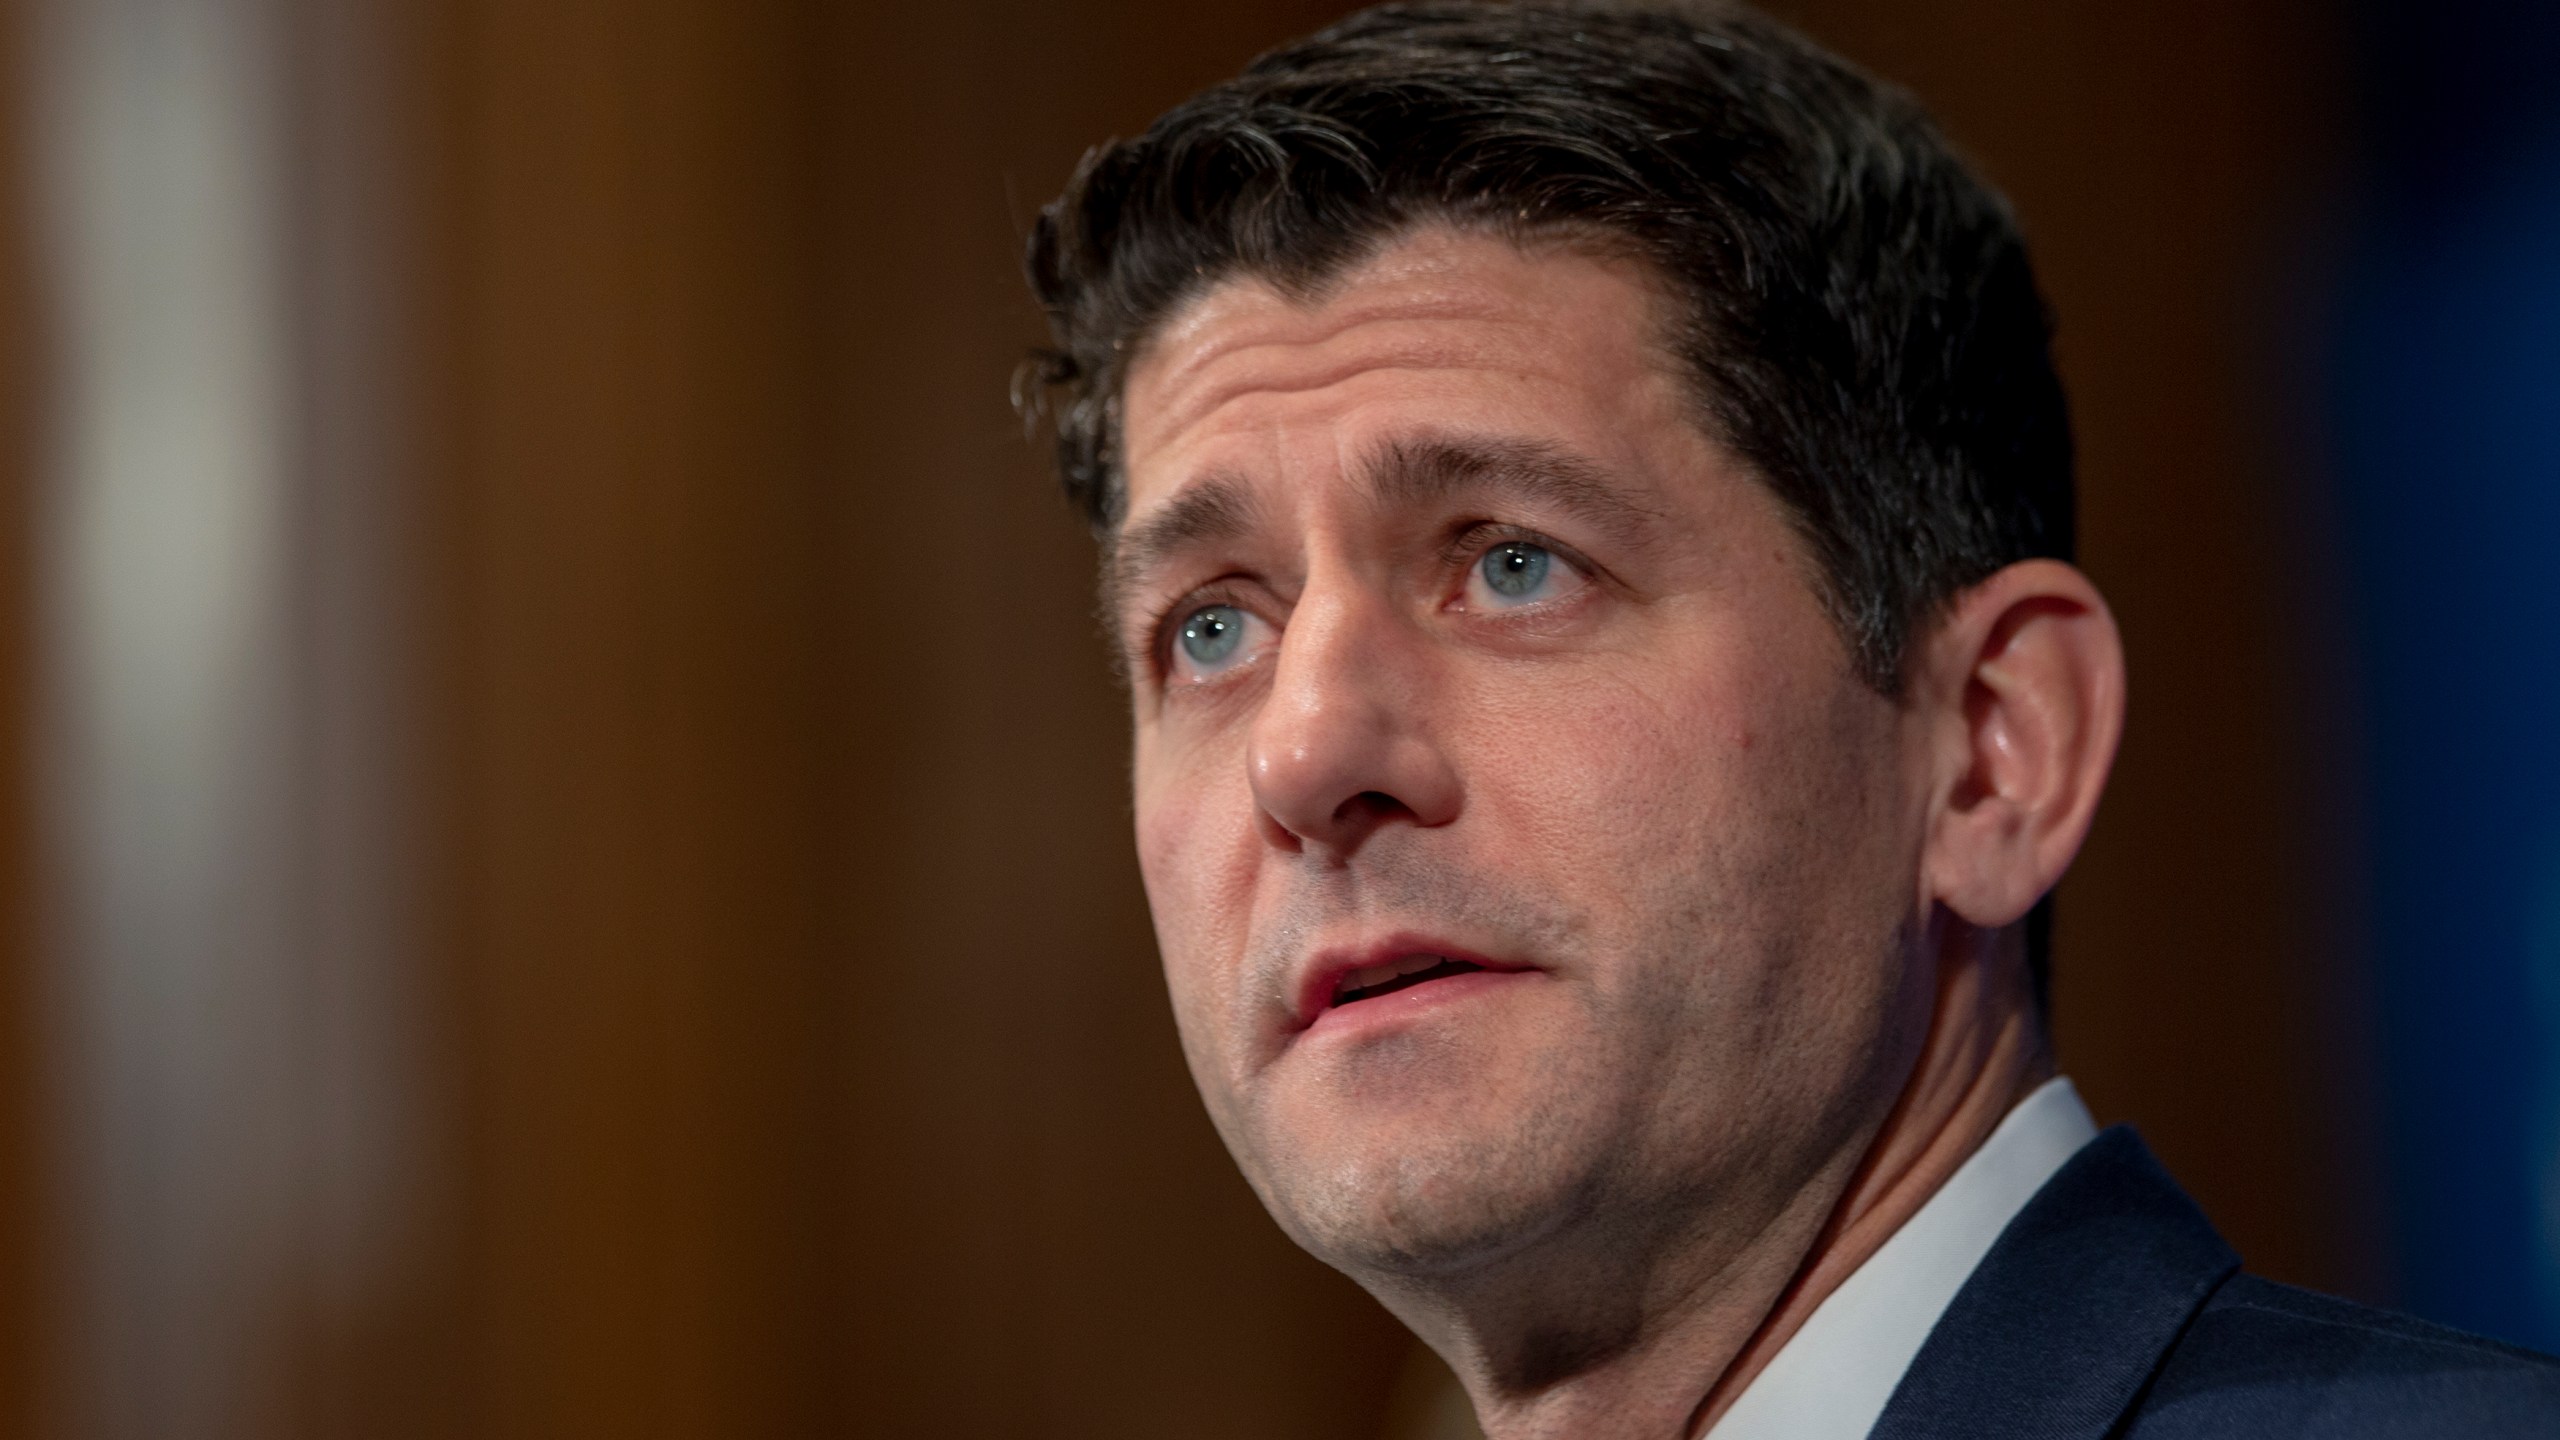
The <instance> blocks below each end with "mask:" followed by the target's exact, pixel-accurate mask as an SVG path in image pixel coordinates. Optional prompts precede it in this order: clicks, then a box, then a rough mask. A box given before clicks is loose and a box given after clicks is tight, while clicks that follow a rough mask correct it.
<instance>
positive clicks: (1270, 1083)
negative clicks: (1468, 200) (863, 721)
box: [1111, 230, 1929, 1273]
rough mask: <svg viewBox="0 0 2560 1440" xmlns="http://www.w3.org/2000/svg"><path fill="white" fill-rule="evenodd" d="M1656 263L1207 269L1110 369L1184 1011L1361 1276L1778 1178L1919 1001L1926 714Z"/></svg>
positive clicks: (1881, 1060)
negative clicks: (1874, 668) (1797, 521)
mask: <svg viewBox="0 0 2560 1440" xmlns="http://www.w3.org/2000/svg"><path fill="white" fill-rule="evenodd" d="M1662 303H1663V302H1662V301H1661V300H1660V298H1659V296H1658V294H1657V292H1656V291H1655V290H1654V289H1653V288H1651V287H1650V286H1648V285H1647V284H1646V283H1645V281H1644V278H1643V276H1642V275H1641V273H1640V272H1639V271H1638V270H1636V269H1635V268H1634V267H1632V266H1630V265H1627V264H1623V263H1619V262H1614V261H1604V260H1600V259H1594V258H1589V257H1587V256H1585V255H1583V254H1580V253H1578V252H1571V251H1564V250H1547V251H1538V252H1530V251H1524V250H1522V249H1520V248H1517V247H1515V246H1513V245H1511V244H1509V243H1507V242H1504V241H1501V240H1497V239H1492V238H1486V237H1480V236H1462V235H1458V234H1454V233H1451V232H1447V231H1439V230H1429V231H1424V232H1421V233H1420V234H1418V235H1416V236H1415V237H1412V238H1410V239H1407V240H1405V241H1403V242H1400V243H1398V244H1396V245H1394V246H1392V247H1390V248H1389V249H1387V250H1385V251H1384V252H1382V253H1381V254H1380V255H1379V256H1378V257H1376V258H1375V259H1373V260H1372V261H1370V262H1367V263H1366V264H1364V265H1362V266H1361V267H1359V268H1358V269H1356V270H1355V271H1354V272H1352V273H1351V274H1350V275H1348V276H1347V277H1345V278H1344V279H1343V280H1341V281H1340V282H1339V283H1337V284H1336V285H1334V286H1333V287H1331V288H1330V289H1329V290H1328V291H1327V292H1326V293H1325V294H1324V295H1323V296H1322V297H1321V298H1320V299H1319V300H1317V301H1314V302H1307V301H1301V300H1292V299H1290V298H1287V297H1285V296H1283V295H1282V294H1281V293H1280V292H1278V291H1276V290H1274V289H1272V288H1270V287H1269V286H1267V285H1265V284H1263V283H1261V282H1259V281H1255V280H1238V281H1234V282H1231V283H1227V284H1225V285H1222V286H1220V287H1219V288H1217V289H1215V290H1213V291H1212V292H1211V293H1209V294H1208V295H1206V296H1205V297H1204V298H1202V299H1201V300H1200V301H1198V302H1196V303H1194V304H1193V305H1191V306H1190V307H1188V308H1187V309H1186V310H1184V311H1182V312H1181V313H1179V314H1177V315H1176V316H1175V317H1174V318H1173V320H1172V322H1171V324H1170V325H1169V326H1168V327H1167V328H1166V329H1165V330H1164V332H1163V333H1162V334H1160V335H1159V336H1157V337H1156V339H1155V341H1154V342H1153V344H1152V345H1151V346H1150V348H1149V349H1148V351H1147V352H1146V353H1145V354H1144V355H1143V356H1142V357H1141V360H1140V363H1139V364H1138V365H1137V366H1136V367H1135V368H1134V370H1133V373H1132V374H1131V376H1130V380H1129V386H1128V390H1127V396H1126V411H1125V416H1126V418H1125V425H1124V434H1125V442H1126V473H1127V483H1128V507H1127V517H1128V518H1127V520H1126V522H1125V523H1124V524H1123V525H1122V527H1121V529H1120V531H1119V534H1118V537H1117V542H1118V543H1117V548H1116V552H1115V556H1114V560H1113V567H1112V576H1111V592H1112V600H1111V604H1112V608H1113V610H1114V613H1115V616H1116V621H1117V624H1118V626H1119V630H1120V638H1121V640H1122V642H1123V644H1124V646H1125V648H1126V650H1127V652H1128V658H1129V662H1130V666H1131V670H1132V677H1133V697H1134V706H1135V719H1136V742H1135V743H1136V769H1135V774H1136V816H1137V834H1138V849H1139V857H1140V863H1141V865H1142V868H1143V870H1144V873H1145V877H1146V884H1147V893H1148V898H1149V900H1150V902H1151V904H1152V906H1153V909H1154V914H1155V921H1156V930H1157V935H1158V938H1159V940H1160V942H1161V944H1162V947H1163V952H1164V963H1165V970H1166V975H1167V978H1168V980H1169V982H1170V986H1171V990H1172V996H1173V1002H1174V1011H1175V1015H1176V1018H1177V1019H1178V1021H1179V1023H1180V1027H1181V1031H1182V1038H1183V1043H1184V1047H1185V1050H1186V1052H1187V1054H1188V1056H1189V1059H1190V1064H1191V1069H1192V1073H1193V1075H1194V1077H1195V1078H1196V1079H1197V1081H1198V1083H1199V1086H1200V1091H1201V1094H1202V1095H1203V1097H1204V1098H1205V1099H1206V1101H1207V1103H1208V1107H1209V1110H1210V1113H1211V1115H1212V1116H1213V1118H1214V1119H1215V1120H1216V1122H1217V1124H1218V1126H1219V1129H1220V1130H1221V1132H1222V1133H1223V1134H1224V1135H1225V1137H1226V1140H1227V1143H1228V1145H1229V1146H1230V1148H1231V1149H1232V1150H1233V1151H1234V1153H1235V1155H1236V1158H1237V1160H1238V1162H1239V1164H1240V1165H1241V1166H1242V1168H1243V1170H1244V1173H1245V1175H1246V1176H1247V1178H1248V1179H1250V1180H1251V1181H1252V1183H1253V1184H1254V1186H1255V1187H1256V1189H1257V1190H1259V1191H1260V1192H1261V1194H1262V1196H1263V1198H1264V1200H1265V1201H1266V1203H1268V1204H1269V1206H1270V1207H1271V1210H1272V1212H1273V1214H1274V1215H1275V1216H1277V1217H1278V1218H1279V1220H1280V1221H1281V1223H1282V1224H1283V1225H1284V1226H1285V1227H1287V1228H1288V1229H1289V1230H1290V1232H1291V1233H1292V1234H1293V1235H1294V1236H1296V1237H1297V1238H1298V1240H1299V1241H1300V1242H1301V1243H1302V1244H1305V1245H1306V1246H1307V1247H1308V1248H1310V1249H1312V1250H1314V1251H1315V1252H1316V1253H1317V1254H1319V1255H1322V1256H1324V1257H1326V1258H1327V1259H1330V1260H1332V1261H1334V1262H1335V1263H1337V1264H1340V1265H1343V1266H1345V1267H1346V1268H1350V1269H1353V1270H1354V1271H1355V1273H1357V1272H1359V1271H1362V1270H1371V1271H1383V1272H1386V1273H1429V1272H1433V1271H1446V1270H1450V1269H1453V1268H1460V1267H1465V1266H1469V1265H1476V1264H1483V1263H1496V1262H1500V1261H1502V1260H1504V1259H1506V1258H1507V1257H1513V1256H1519V1255H1522V1254H1524V1253H1527V1252H1531V1251H1534V1250H1536V1249H1537V1248H1538V1247H1540V1246H1541V1245H1542V1244H1545V1243H1548V1242H1555V1243H1558V1244H1567V1245H1568V1246H1570V1245H1571V1244H1572V1242H1575V1241H1576V1240H1577V1239H1578V1240H1579V1241H1582V1242H1588V1244H1586V1245H1584V1246H1583V1247H1582V1248H1589V1245H1603V1246H1620V1245H1625V1244H1628V1243H1630V1242H1637V1243H1640V1242H1641V1239H1642V1237H1643V1236H1645V1235H1647V1234H1652V1235H1657V1236H1658V1235H1660V1234H1663V1233H1667V1232H1669V1231H1672V1230H1677V1229H1681V1228H1683V1227H1692V1226H1694V1225H1696V1224H1697V1223H1698V1222H1697V1219H1696V1217H1697V1216H1699V1215H1700V1214H1702V1213H1713V1214H1715V1215H1717V1216H1720V1217H1723V1218H1724V1220H1725V1221H1726V1222H1728V1223H1731V1224H1734V1225H1738V1226H1744V1227H1748V1226H1751V1225H1753V1224H1754V1223H1766V1221H1767V1219H1768V1217H1770V1216H1772V1215H1774V1214H1775V1213H1777V1210H1778V1209H1779V1208H1781V1207H1784V1206H1786V1205H1788V1204H1790V1203H1792V1197H1795V1196H1797V1195H1798V1194H1799V1193H1800V1192H1801V1191H1803V1190H1804V1188H1805V1186H1806V1185H1807V1183H1808V1181H1809V1180H1810V1179H1811V1178H1812V1177H1813V1176H1815V1175H1816V1174H1817V1173H1819V1172H1822V1171H1823V1170H1824V1168H1825V1167H1826V1166H1829V1167H1833V1168H1834V1169H1835V1170H1836V1169H1837V1168H1838V1167H1839V1166H1840V1163H1841V1162H1840V1158H1839V1157H1841V1156H1842V1155H1848V1156H1850V1157H1852V1158H1854V1156H1855V1155H1856V1154H1857V1153H1858V1152H1859V1151H1860V1150H1862V1149H1863V1147H1864V1144H1865V1141H1866V1138H1867V1137H1868V1136H1869V1135H1871V1134H1872V1133H1873V1132H1874V1130H1875V1129H1876V1127H1877V1126H1879V1125H1880V1124H1881V1122H1882V1120H1883V1117H1884V1115H1885V1113H1886V1111H1887V1109H1888V1108H1889V1107H1890V1105H1891V1103H1892V1100H1893V1097H1894V1095H1895V1093H1896V1092H1897V1090H1898V1088H1899V1086H1900V1084H1901V1081H1902V1078H1903V1076H1904V1074H1905V1073H1906V1071H1907V1069H1908V1067H1909V1065H1910V1063H1911V1061H1912V1057H1913V1056H1914V1054H1915V1053H1916V1051H1917V1048H1918V1045H1919V1041H1920V1033H1921V1029H1922V1028H1923V1026H1924V1025H1925V1022H1926V1012H1927V1006H1928V998H1927V997H1928V989H1927V987H1928V984H1929V978H1928V976H1927V975H1926V973H1924V972H1925V968H1926V967H1925V966H1924V965H1923V963H1922V962H1921V961H1920V960H1919V959H1918V958H1917V957H1918V956H1919V955H1920V953H1921V950H1920V947H1919V946H1917V945H1916V944H1914V943H1912V937H1913V936H1914V935H1915V934H1916V933H1917V931H1918V928H1919V927H1920V925H1921V924H1922V923H1923V922H1924V921H1925V919H1926V916H1927V906H1926V904H1925V902H1924V900H1923V897H1922V895H1921V889H1920V880H1919V859H1918V857H1919V846H1920V841H1921V829H1922V821H1923V819H1924V817H1925V809H1926V806H1925V797H1924V796H1923V794H1922V792H1921V787H1920V785H1919V784H1918V783H1917V781H1916V780H1915V779H1914V776H1915V775H1916V774H1917V772H1919V771H1920V770H1921V769H1922V766H1921V765H1920V763H1919V762H1918V759H1917V758H1916V756H1917V750H1916V745H1915V741H1914V739H1913V734H1914V727H1912V726H1910V725H1908V724H1906V723H1905V720H1904V718H1903V716H1902V715H1901V714H1900V713H1899V712H1898V710H1897V708H1896V707H1895V706H1894V705H1893V704H1892V703H1891V702H1889V701H1887V700H1885V699H1883V698H1881V697H1879V696H1878V695H1877V694H1875V693H1874V692H1873V691H1872V690H1870V689H1868V688H1867V687H1866V686H1864V685H1862V684H1861V683H1860V682H1859V681H1858V679H1857V677H1856V675H1855V674H1854V672H1853V671H1852V669H1851V666H1850V662H1849V657H1848V654H1847V651H1846V649H1845V647H1844V646H1843V644H1842V642H1841V639H1840V637H1839V635H1838V633H1837V631H1836V630H1835V629H1834V627H1833V625H1832V624H1831V622H1830V621H1829V619H1828V618H1827V616H1826V613H1825V611H1824V608H1823V605H1822V602H1821V599H1820V597H1819V593H1818V591H1817V589H1816V584H1815V579H1814V571H1813V569H1812V565H1811V562H1810V560H1809V558H1808V555H1807V552H1806V549H1805V546H1804V544H1803V542H1802V541H1801V540H1800V539H1799V537H1798V536H1797V535H1796V533H1795V532H1794V531H1793V530H1792V528H1791V527H1790V526H1789V524H1788V522H1787V520H1786V518H1785V517H1784V515H1783V514H1782V513H1781V511H1780V509H1779V507H1778V505H1777V503H1776V501H1775V500H1774V499H1773V498H1772V497H1771V495H1770V494H1769V493H1768V491H1767V490H1766V489H1765V488H1764V486H1763V485H1762V484H1761V483H1760V482H1759V481H1758V480H1756V479H1755V478H1754V477H1753V475H1752V474H1751V473H1750V472H1749V470H1748V469H1747V468H1746V467H1745V466H1744V465H1743V464H1742V463H1740V462H1739V461H1737V460H1736V459H1735V458H1734V457H1733V456H1732V455H1731V454H1730V453H1729V452H1727V451H1726V450H1725V449H1724V448H1722V447H1721V446H1720V445H1718V444H1717V443H1716V442H1714V441H1713V440H1711V439H1710V438H1709V437H1708V435H1707V434H1706V433H1705V431H1704V430H1703V429H1702V427H1701V424H1700V423H1699V421H1698V419H1697V415H1698V413H1699V411H1698V407H1697V405H1696V403H1695V401H1694V398H1693V396H1692V394H1691V393H1690V391H1689V389H1688V387H1687V385H1686V383H1685V382H1684V381H1683V380H1682V378H1681V377H1680V375H1679V373H1678V372H1677V371H1676V370H1675V368H1674V367H1673V365H1672V363H1671V362H1670V360H1669V359H1668V358H1667V357H1666V355H1665V354H1664V352H1663V351H1662V348H1661V346H1660V344H1659V343H1658V340H1657V335H1658V332H1659V328H1660V327H1659V324H1658V318H1657V317H1658V315H1659V314H1660V308H1659V307H1660V306H1661V305H1662ZM1754 1217H1757V1220H1756V1222H1755V1218H1754Z"/></svg>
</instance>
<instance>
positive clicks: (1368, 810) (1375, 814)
mask: <svg viewBox="0 0 2560 1440" xmlns="http://www.w3.org/2000/svg"><path fill="white" fill-rule="evenodd" d="M1411 808H1412V807H1410V806H1408V805H1406V804H1405V803H1404V802H1403V801H1401V800H1399V799H1397V798H1396V797H1394V796H1393V795H1390V794H1388V793H1387V792H1386V791H1384V790H1363V791H1361V792H1360V793H1359V794H1357V795H1354V796H1352V797H1351V798H1350V799H1348V800H1345V801H1343V802H1342V804H1341V806H1340V807H1339V808H1337V809H1336V810H1335V811H1334V812H1333V818H1334V819H1336V820H1350V819H1354V818H1360V819H1369V820H1380V819H1384V818H1386V817H1387V816H1389V815H1396V814H1409V813H1411Z"/></svg>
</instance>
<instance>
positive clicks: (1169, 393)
mask: <svg viewBox="0 0 2560 1440" xmlns="http://www.w3.org/2000/svg"><path fill="white" fill-rule="evenodd" d="M1438 320H1467V321H1472V322H1476V323H1479V324H1486V325H1502V326H1520V325H1523V324H1526V323H1527V322H1524V321H1521V320H1517V319H1513V318H1511V317H1502V316H1492V315H1487V314H1485V313H1483V312H1482V311H1481V310H1479V309H1474V308H1468V307H1461V306H1449V307H1447V308H1445V309H1442V310H1432V311H1425V310H1417V309H1414V308H1411V307H1399V308H1396V309H1393V310H1392V311H1385V310H1382V311H1381V312H1380V313H1376V314H1370V315H1364V316H1357V317H1354V318H1352V319H1350V320H1348V321H1346V322H1345V323H1344V324H1342V325H1339V326H1336V327H1334V328H1332V329H1331V330H1329V331H1327V332H1326V333H1324V334H1322V335H1308V336H1294V335H1293V336H1286V337H1271V336H1265V337H1257V338H1249V339H1245V340H1242V341H1231V342H1229V343H1227V344H1224V345H1211V346H1204V347H1202V348H1203V350H1204V351H1210V352H1213V353H1205V354H1202V355H1200V356H1197V357H1194V358H1191V359H1187V360H1186V361H1184V362H1183V364H1182V365H1181V367H1180V369H1178V370H1176V371H1174V372H1171V373H1165V372H1159V373H1158V374H1156V375H1154V376H1150V377H1148V381H1150V382H1152V383H1149V384H1147V385H1146V388H1147V389H1150V390H1153V391H1155V392H1156V393H1157V395H1158V396H1159V397H1160V398H1161V400H1162V402H1163V403H1161V404H1159V405H1158V406H1156V407H1151V408H1155V409H1157V410H1158V412H1159V413H1158V414H1157V415H1156V416H1155V417H1153V423H1152V424H1150V426H1149V427H1148V428H1149V429H1150V430H1151V431H1153V432H1155V433H1156V434H1158V435H1161V436H1164V437H1166V438H1167V439H1168V440H1170V439H1171V438H1173V437H1178V436H1181V435H1183V434H1185V433H1187V432H1190V431H1194V430H1197V429H1199V428H1200V427H1201V426H1202V425H1204V424H1206V423H1207V422H1208V421H1209V420H1210V418H1211V417H1213V416H1215V415H1216V414H1217V413H1218V412H1219V411H1220V410H1223V409H1225V408H1226V407H1227V406H1229V405H1231V404H1234V403H1235V402H1237V401H1239V400H1246V399H1251V398H1255V397H1259V396H1264V395H1302V394H1306V393H1308V392H1310V391H1316V390H1324V389H1329V388H1331V387H1333V386H1336V385H1340V384H1343V383H1344V382H1346V381H1349V380H1354V379H1357V378H1359V377H1360V376H1362V375H1366V374H1370V373H1373V372H1383V371H1391V370H1450V369H1463V368H1466V367H1468V366H1470V365H1474V364H1481V363H1482V362H1483V361H1484V359H1485V345H1484V343H1483V341H1482V339H1481V338H1476V339H1474V340H1473V341H1472V343H1469V342H1468V341H1466V340H1462V339H1460V338H1457V337H1453V336H1450V335H1447V334H1418V335H1413V336H1409V337H1403V338H1401V339H1390V340H1387V341H1384V342H1380V341H1377V340H1375V339H1373V338H1372V336H1371V335H1370V334H1368V333H1365V332H1371V331H1375V330H1377V329H1380V328H1393V327H1400V326H1407V325H1414V324H1417V323H1421V324H1428V323H1429V322H1432V321H1438ZM1344 350H1348V351H1349V353H1347V354H1344V353H1337V352H1341V351H1344ZM1131 388H1132V390H1133V391H1134V390H1136V389H1137V388H1139V387H1138V386H1135V385H1133V386H1132V387H1131ZM1136 448H1139V447H1137V446H1134V445H1133V446H1132V449H1133V450H1134V449H1136Z"/></svg>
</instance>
